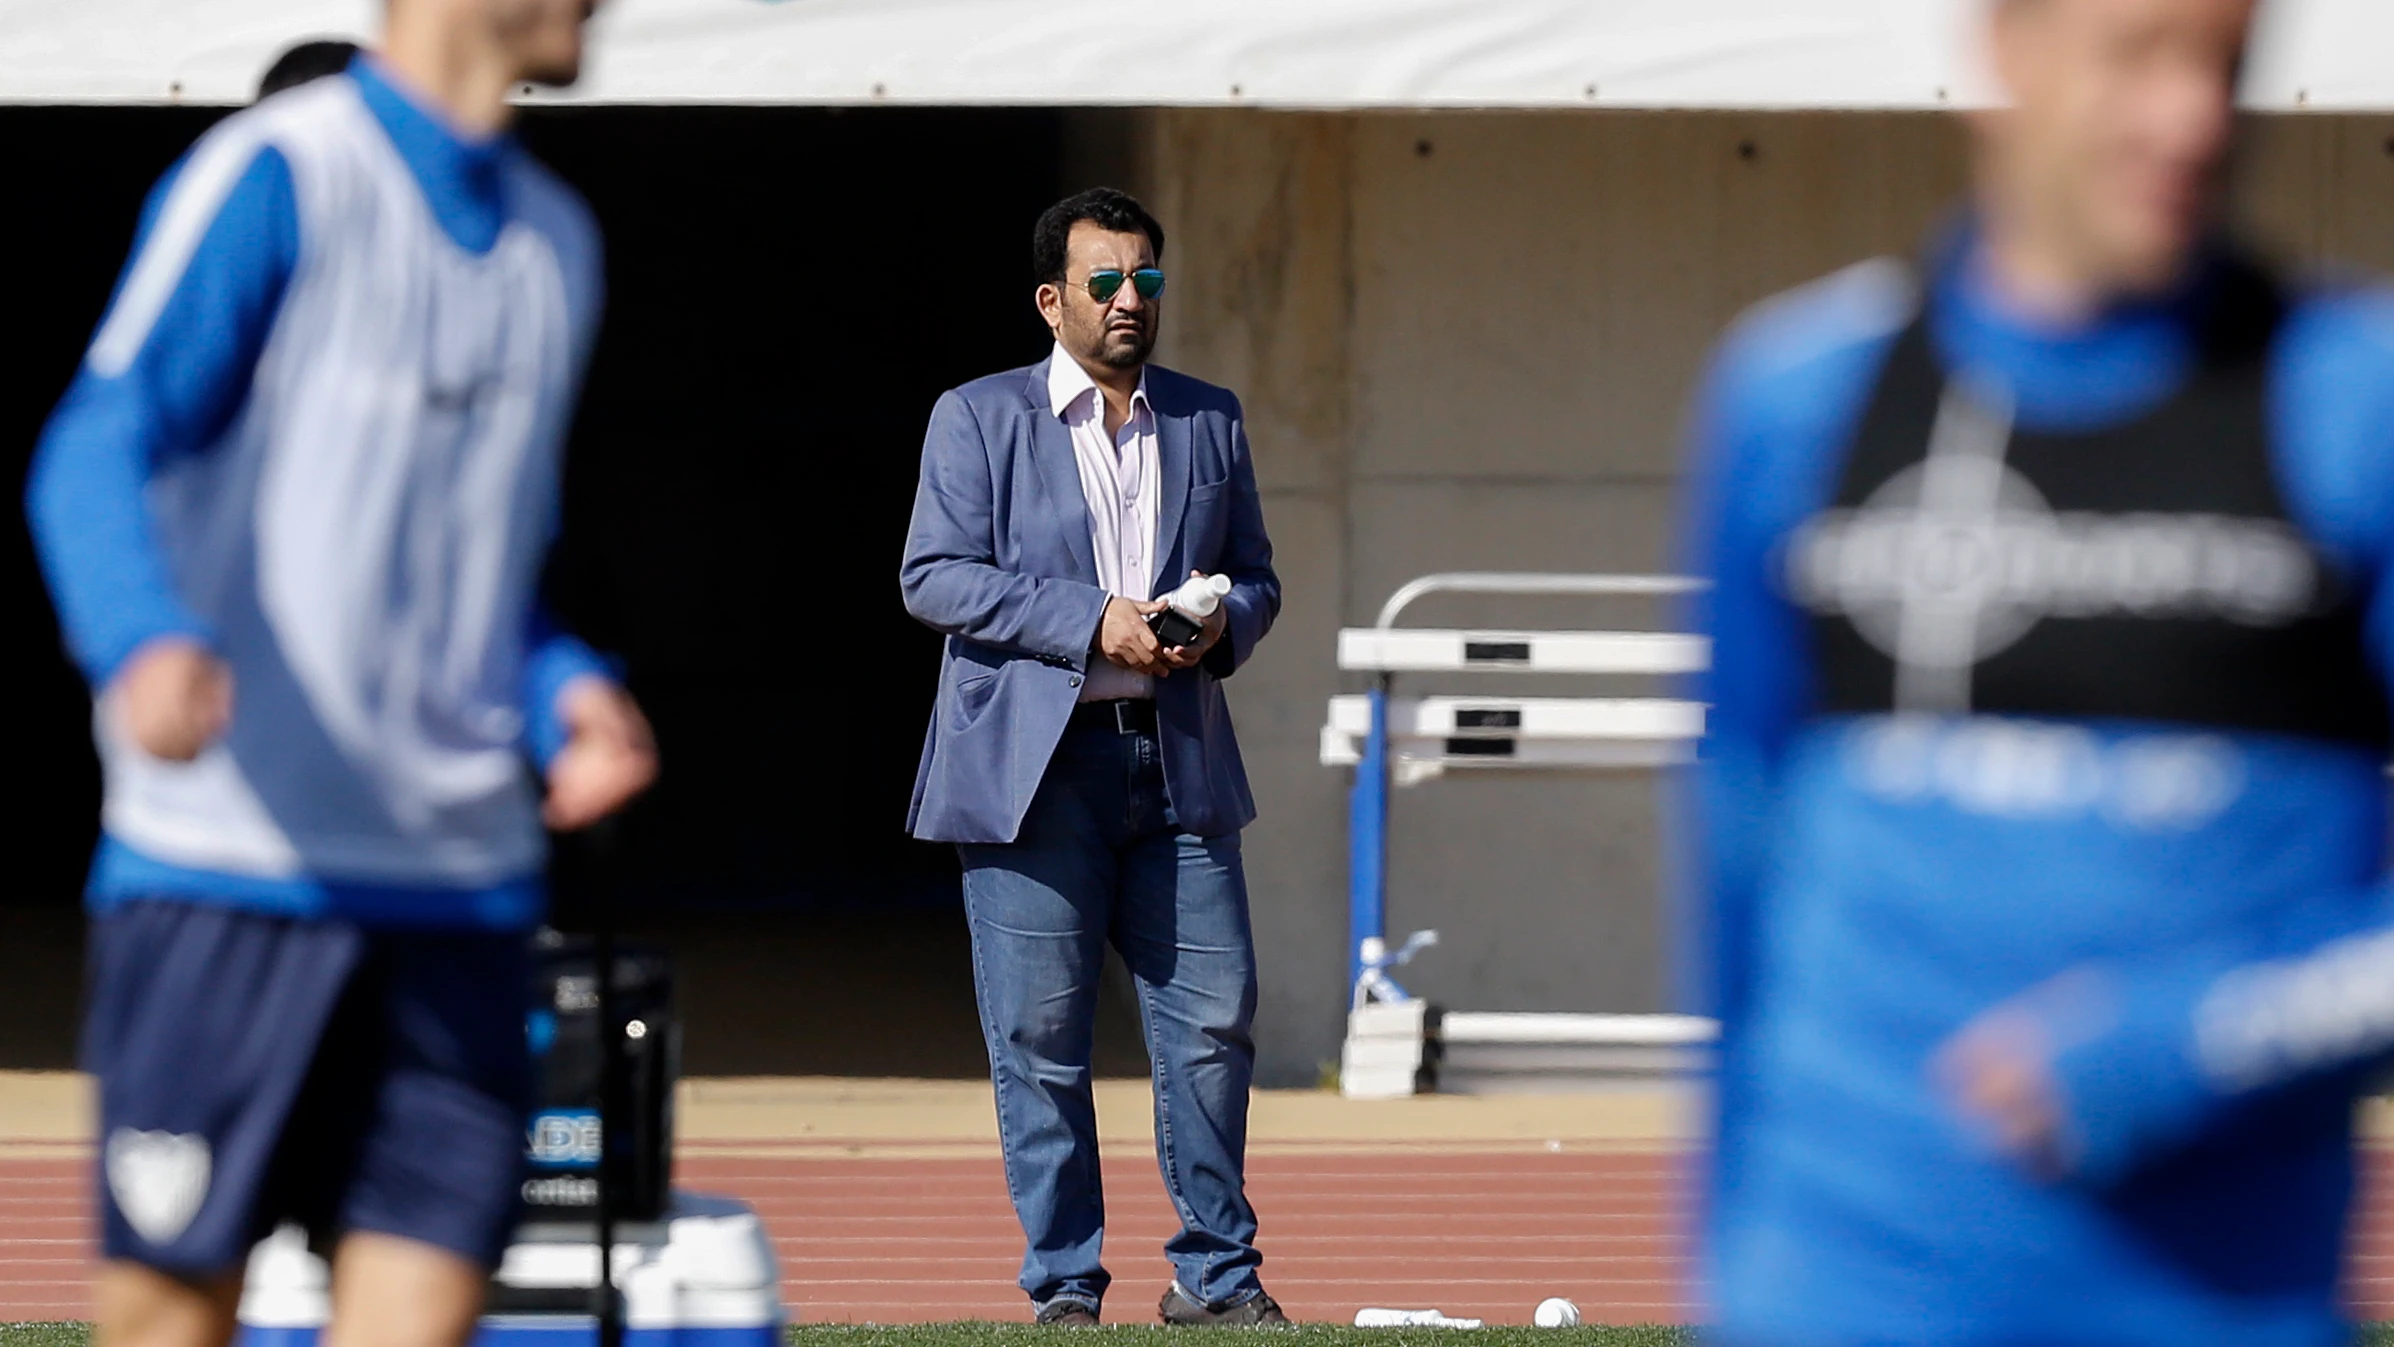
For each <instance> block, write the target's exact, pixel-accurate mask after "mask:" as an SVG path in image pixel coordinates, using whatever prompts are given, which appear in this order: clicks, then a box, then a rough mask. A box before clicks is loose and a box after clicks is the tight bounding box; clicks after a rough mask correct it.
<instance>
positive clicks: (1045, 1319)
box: [1036, 1296, 1097, 1328]
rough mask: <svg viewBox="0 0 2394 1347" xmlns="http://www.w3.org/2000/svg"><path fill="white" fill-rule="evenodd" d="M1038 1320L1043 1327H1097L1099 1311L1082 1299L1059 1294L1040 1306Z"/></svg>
mask: <svg viewBox="0 0 2394 1347" xmlns="http://www.w3.org/2000/svg"><path fill="white" fill-rule="evenodd" d="M1036 1322H1037V1323H1038V1324H1039V1326H1040V1327H1041V1328H1095V1327H1097V1311H1095V1310H1093V1309H1091V1308H1089V1307H1088V1306H1087V1305H1084V1304H1082V1303H1081V1302H1080V1301H1077V1300H1066V1299H1064V1298H1062V1297H1061V1296H1059V1297H1057V1298H1056V1299H1054V1300H1051V1301H1049V1302H1047V1303H1046V1304H1044V1305H1042V1306H1040V1307H1039V1317H1038V1319H1037V1321H1036Z"/></svg>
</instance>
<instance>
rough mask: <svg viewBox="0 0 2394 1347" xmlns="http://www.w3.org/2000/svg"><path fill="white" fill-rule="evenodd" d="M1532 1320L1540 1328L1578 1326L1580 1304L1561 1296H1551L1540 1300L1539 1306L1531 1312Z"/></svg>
mask: <svg viewBox="0 0 2394 1347" xmlns="http://www.w3.org/2000/svg"><path fill="white" fill-rule="evenodd" d="M1530 1322H1531V1323H1533V1324H1536V1325H1537V1326H1538V1327H1540V1328H1577V1327H1579V1306H1577V1305H1574V1304H1572V1303H1571V1302H1570V1301H1568V1300H1565V1299H1563V1298H1562V1297H1561V1296H1549V1297H1547V1298H1546V1299H1544V1300H1541V1301H1539V1302H1538V1308H1537V1309H1536V1310H1534V1311H1532V1312H1531V1314H1530Z"/></svg>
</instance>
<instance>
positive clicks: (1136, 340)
mask: <svg viewBox="0 0 2394 1347" xmlns="http://www.w3.org/2000/svg"><path fill="white" fill-rule="evenodd" d="M1122 335H1124V336H1127V337H1129V338H1130V341H1129V342H1127V343H1122V342H1117V341H1115V340H1114V336H1115V334H1114V333H1112V332H1107V333H1106V334H1104V335H1103V336H1101V337H1100V338H1099V339H1098V342H1097V361H1098V363H1099V364H1101V365H1104V366H1106V367H1108V368H1110V369H1137V368H1138V367H1139V366H1141V365H1144V364H1146V363H1147V356H1148V353H1149V352H1151V351H1153V350H1155V339H1154V338H1153V337H1151V336H1149V335H1148V334H1147V332H1146V331H1145V330H1144V329H1138V328H1133V329H1129V330H1127V331H1125V332H1124V333H1123V334H1122Z"/></svg>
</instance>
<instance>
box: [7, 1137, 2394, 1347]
mask: <svg viewBox="0 0 2394 1347" xmlns="http://www.w3.org/2000/svg"><path fill="white" fill-rule="evenodd" d="M820 1154H821V1152H814V1153H813V1154H810V1155H809V1156H806V1157H803V1158H801V1157H795V1156H787V1155H772V1154H760V1153H756V1152H749V1151H720V1150H711V1149H710V1148H707V1147H703V1146H700V1147H691V1148H688V1149H686V1150H685V1151H684V1152H683V1154H682V1155H681V1156H680V1158H679V1165H678V1179H679V1181H680V1182H681V1184H682V1185H683V1186H685V1187H690V1188H696V1189H701V1190H706V1191H713V1192H723V1193H730V1194H733V1195H735V1196H738V1197H740V1198H743V1199H745V1200H746V1201H748V1202H750V1203H753V1204H754V1205H755V1206H756V1208H757V1209H758V1210H759V1211H760V1212H761V1213H762V1214H763V1216H764V1218H765V1221H766V1224H767V1227H768V1228H769V1229H770V1230H771V1231H772V1232H773V1235H774V1242H775V1244H776V1245H777V1246H778V1248H779V1251H780V1256H781V1263H782V1270H783V1273H784V1279H783V1289H784V1293H785V1299H786V1300H787V1301H788V1302H789V1303H790V1304H791V1305H792V1306H793V1307H794V1308H795V1310H796V1311H797V1313H798V1314H799V1316H800V1317H801V1318H803V1319H805V1320H808V1321H813V1322H840V1321H851V1322H852V1321H868V1320H869V1321H878V1322H883V1323H902V1322H919V1321H932V1320H944V1319H966V1318H980V1319H1022V1318H1025V1317H1027V1310H1026V1309H1025V1306H1024V1302H1023V1299H1022V1296H1021V1294H1020V1293H1019V1292H1017V1291H1016V1290H1015V1289H1014V1284H1013V1283H1014V1274H1015V1269H1016V1263H1017V1260H1018V1258H1019V1256H1020V1245H1019V1243H1018V1240H1019V1238H1020V1237H1019V1233H1018V1232H1017V1230H1016V1228H1015V1225H1014V1217H1013V1213H1012V1211H1011V1210H1010V1209H1009V1208H1008V1207H1007V1205H1006V1192H1005V1183H1004V1179H1003V1176H1002V1175H1001V1173H1000V1171H999V1168H998V1164H997V1160H996V1158H995V1156H994V1155H990V1156H979V1157H972V1158H931V1159H925V1158H877V1157H873V1156H871V1155H870V1154H869V1153H868V1154H866V1155H861V1156H854V1157H840V1158H815V1157H816V1156H818V1155H820ZM87 1166H88V1161H85V1160H76V1159H55V1158H42V1159H29V1158H10V1157H7V1156H5V1155H4V1154H0V1321H8V1320H31V1319H81V1318H88V1317H89V1316H90V1300H89V1294H88V1286H89V1277H90V1273H91V1240H92V1232H91V1215H90V1201H89V1191H88V1183H89V1178H88V1168H87ZM2370 1168H2371V1171H2372V1182H2371V1187H2372V1189H2373V1190H2374V1195H2373V1197H2372V1200H2370V1201H2369V1202H2368V1203H2367V1204H2366V1210H2365V1213H2364V1216H2363V1219H2362V1220H2361V1222H2360V1223H2359V1230H2358V1232H2357V1234H2358V1238H2357V1240H2356V1247H2355V1249H2354V1253H2353V1262H2352V1269H2351V1274H2350V1286H2351V1290H2352V1295H2353V1298H2354V1302H2355V1308H2356V1310H2357V1311H2358V1312H2359V1313H2361V1314H2363V1315H2365V1316H2367V1317H2370V1318H2386V1317H2394V1187H2390V1186H2389V1180H2394V1167H2389V1166H2388V1165H2387V1164H2386V1162H2385V1160H2384V1159H2383V1158H2380V1159H2378V1160H2377V1162H2375V1163H2373V1164H2372V1165H2371V1166H2370ZM1675 1169H1676V1162H1675V1161H1674V1160H1673V1159H1672V1158H1671V1157H1668V1156H1659V1155H1624V1154H1608V1153H1603V1152H1598V1151H1593V1150H1588V1151H1577V1152H1574V1151H1571V1150H1569V1149H1565V1150H1563V1151H1560V1152H1552V1151H1543V1150H1521V1151H1470V1150H1462V1149H1455V1150H1433V1151H1373V1150H1360V1149H1342V1148H1338V1147H1334V1146H1325V1147H1322V1148H1320V1149H1318V1150H1309V1151H1304V1152H1295V1153H1291V1152H1287V1151H1279V1152H1274V1153H1271V1154H1266V1155H1259V1156H1258V1157H1256V1158H1255V1159H1254V1161H1253V1162H1252V1163H1251V1165H1250V1190H1251V1192H1252V1194H1253V1196H1254V1199H1255V1202H1256V1206H1257V1209H1258V1211H1259V1212H1261V1214H1262V1218H1263V1241H1262V1242H1263V1248H1264V1253H1265V1265H1264V1272H1265V1277H1266V1280H1267V1283H1268V1284H1269V1285H1270V1286H1271V1288H1272V1291H1273V1293H1274V1295H1276V1296H1277V1297H1278V1298H1279V1299H1280V1300H1281V1302H1282V1303H1283V1304H1284V1305H1286V1306H1287V1308H1288V1310H1289V1312H1290V1313H1291V1314H1292V1315H1294V1316H1296V1317H1298V1318H1301V1319H1311V1320H1329V1321H1339V1322H1343V1321H1346V1320H1349V1319H1351V1318H1352V1317H1353V1315H1354V1312H1355V1310H1356V1309H1357V1308H1359V1307H1361V1306H1364V1305H1400V1306H1408V1307H1417V1306H1427V1305H1435V1306H1438V1307H1439V1308H1441V1309H1444V1310H1446V1311H1447V1312H1448V1313H1450V1314H1464V1315H1474V1316H1479V1317H1484V1318H1487V1319H1490V1320H1493V1321H1499V1322H1526V1321H1527V1319H1528V1317H1529V1311H1530V1307H1531V1306H1532V1305H1534V1304H1536V1303H1537V1302H1538V1301H1539V1300H1540V1299H1542V1298H1543V1297H1546V1296H1549V1295H1564V1296H1569V1297H1571V1298H1572V1299H1574V1300H1576V1301H1578V1302H1579V1304H1580V1306H1581V1308H1582V1309H1583V1310H1584V1311H1586V1312H1587V1314H1588V1317H1589V1318H1590V1319H1591V1320H1592V1321H1597V1322H1614V1323H1628V1322H1657V1321H1674V1320H1681V1319H1684V1318H1686V1317H1687V1315H1688V1313H1689V1306H1688V1304H1687V1303H1686V1300H1685V1295H1684V1291H1683V1289H1682V1282H1681V1267H1680V1263H1679V1260H1678V1258H1677V1256H1676V1241H1675V1238H1674V1236H1673V1233H1672V1232H1673V1229H1674V1220H1675V1213H1676V1211H1677V1207H1678V1200H1677V1188H1676V1184H1675V1179H1674V1173H1675ZM1106 1180H1107V1188H1108V1192H1109V1194H1110V1199H1111V1201H1110V1205H1111V1211H1110V1223H1109V1224H1110V1229H1109V1232H1108V1233H1109V1235H1110V1236H1111V1238H1110V1239H1109V1241H1108V1259H1107V1261H1108V1262H1109V1264H1110V1265H1111V1266H1112V1267H1113V1269H1114V1272H1115V1275H1116V1277H1117V1278H1118V1280H1117V1281H1116V1282H1115V1284H1114V1289H1113V1291H1112V1293H1111V1295H1110V1296H1109V1301H1110V1304H1111V1315H1112V1317H1113V1318H1115V1319H1117V1320H1121V1321H1133V1322H1135V1321H1142V1320H1146V1319H1148V1318H1150V1317H1151V1316H1152V1315H1153V1313H1154V1311H1153V1308H1152V1307H1153V1305H1154V1303H1155V1300H1156V1298H1157V1297H1158V1296H1160V1295H1161V1294H1162V1293H1163V1289H1164V1285H1165V1279H1166V1276H1167V1274H1166V1272H1165V1267H1164V1262H1163V1258H1162V1254H1161V1245H1162V1243H1163V1240H1164V1238H1165V1237H1166V1235H1168V1234H1169V1233H1170V1232H1171V1230H1172V1229H1173V1228H1174V1226H1175V1222H1174V1221H1173V1220H1172V1217H1171V1214H1170V1209H1169V1207H1168V1206H1167V1205H1166V1203H1165V1201H1164V1196H1163V1188H1162V1184H1161V1183H1160V1181H1159V1180H1158V1179H1157V1177H1156V1173H1155V1170H1154V1167H1153V1165H1152V1164H1151V1163H1150V1162H1149V1161H1148V1158H1147V1157H1146V1156H1144V1155H1141V1154H1139V1153H1138V1152H1137V1150H1136V1149H1135V1148H1130V1147H1117V1148H1115V1153H1114V1154H1113V1155H1112V1156H1110V1157H1109V1159H1108V1161H1107V1164H1106Z"/></svg>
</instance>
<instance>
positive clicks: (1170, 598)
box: [1147, 575, 1230, 648]
mask: <svg viewBox="0 0 2394 1347" xmlns="http://www.w3.org/2000/svg"><path fill="white" fill-rule="evenodd" d="M1229 592H1230V577H1229V576H1227V575H1193V576H1190V577H1189V578H1188V580H1187V582H1185V583H1184V584H1182V585H1181V587H1180V588H1178V589H1176V590H1173V591H1172V592H1171V593H1169V594H1167V595H1165V596H1164V606H1163V607H1162V608H1160V609H1158V610H1156V611H1155V612H1153V613H1150V614H1148V617H1147V625H1148V626H1149V627H1150V628H1151V629H1153V630H1154V632H1155V638H1156V639H1157V640H1159V641H1162V642H1163V643H1164V645H1165V646H1166V647H1167V648H1168V647H1171V646H1179V645H1187V644H1189V643H1190V642H1191V641H1194V640H1196V639H1197V637H1198V636H1199V635H1200V634H1201V633H1203V632H1204V630H1205V620H1206V619H1207V618H1209V617H1212V616H1213V615H1214V610H1215V609H1216V608H1219V607H1221V606H1222V596H1223V595H1225V594H1228V593H1229Z"/></svg>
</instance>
